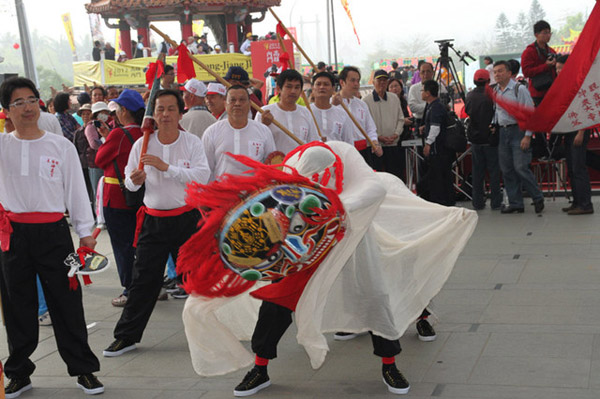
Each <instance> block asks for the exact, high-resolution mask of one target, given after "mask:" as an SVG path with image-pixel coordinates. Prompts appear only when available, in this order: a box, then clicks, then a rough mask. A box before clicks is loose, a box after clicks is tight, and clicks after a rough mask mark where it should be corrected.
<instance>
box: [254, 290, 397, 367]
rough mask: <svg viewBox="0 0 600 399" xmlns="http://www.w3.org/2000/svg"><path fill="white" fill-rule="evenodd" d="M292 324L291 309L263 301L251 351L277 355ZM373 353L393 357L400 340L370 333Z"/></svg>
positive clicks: (264, 356) (263, 354) (259, 354)
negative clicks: (280, 343) (282, 338)
mask: <svg viewBox="0 0 600 399" xmlns="http://www.w3.org/2000/svg"><path fill="white" fill-rule="evenodd" d="M290 324H292V311H291V310H289V309H288V308H285V307H283V306H280V305H276V304H274V303H272V302H266V301H263V303H262V305H261V306H260V310H259V312H258V321H257V322H256V327H255V328H254V333H253V334H252V351H253V352H254V353H256V354H257V355H258V356H260V357H262V358H265V359H275V358H276V357H277V344H278V343H279V340H280V339H281V337H282V336H283V334H284V333H285V331H286V330H287V329H288V327H289V326H290ZM371 340H372V342H373V353H374V354H375V356H379V357H393V356H396V355H397V354H399V353H400V352H401V351H402V348H401V347H400V340H397V339H396V340H393V341H390V340H389V339H385V338H382V337H379V336H377V335H373V334H371Z"/></svg>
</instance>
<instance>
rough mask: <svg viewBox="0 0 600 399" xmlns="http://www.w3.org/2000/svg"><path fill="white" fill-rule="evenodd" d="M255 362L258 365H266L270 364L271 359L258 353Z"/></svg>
mask: <svg viewBox="0 0 600 399" xmlns="http://www.w3.org/2000/svg"><path fill="white" fill-rule="evenodd" d="M254 364H256V365H257V366H266V365H268V364H269V359H265V358H264V357H260V356H258V355H256V360H255V361H254Z"/></svg>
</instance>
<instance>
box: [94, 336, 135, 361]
mask: <svg viewBox="0 0 600 399" xmlns="http://www.w3.org/2000/svg"><path fill="white" fill-rule="evenodd" d="M134 349H136V346H135V342H133V341H129V340H126V339H119V338H117V339H115V341H114V342H113V343H112V344H110V345H109V346H108V348H106V349H104V351H103V352H102V354H103V355H104V357H117V356H121V355H122V354H123V353H126V352H129V351H132V350H134Z"/></svg>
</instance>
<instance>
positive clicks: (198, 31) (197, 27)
mask: <svg viewBox="0 0 600 399" xmlns="http://www.w3.org/2000/svg"><path fill="white" fill-rule="evenodd" d="M203 30H204V20H203V19H201V20H198V21H193V22H192V32H194V35H198V36H202V31H203Z"/></svg>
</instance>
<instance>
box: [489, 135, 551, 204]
mask: <svg viewBox="0 0 600 399" xmlns="http://www.w3.org/2000/svg"><path fill="white" fill-rule="evenodd" d="M524 135H525V133H524V132H522V131H521V130H520V129H519V126H517V125H514V126H509V127H501V128H500V144H499V145H498V156H499V159H500V169H501V170H502V178H503V179H504V188H505V189H506V194H507V195H508V204H509V205H510V206H511V207H513V208H524V206H523V192H522V189H521V187H522V188H524V189H525V191H527V193H529V195H530V196H531V198H533V201H534V202H539V201H543V200H544V195H543V194H542V192H541V191H540V189H539V187H538V186H537V183H536V181H535V176H534V175H533V172H532V171H531V169H530V168H529V164H530V163H531V148H529V149H528V150H527V151H523V150H522V149H521V140H523V136H524Z"/></svg>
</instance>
